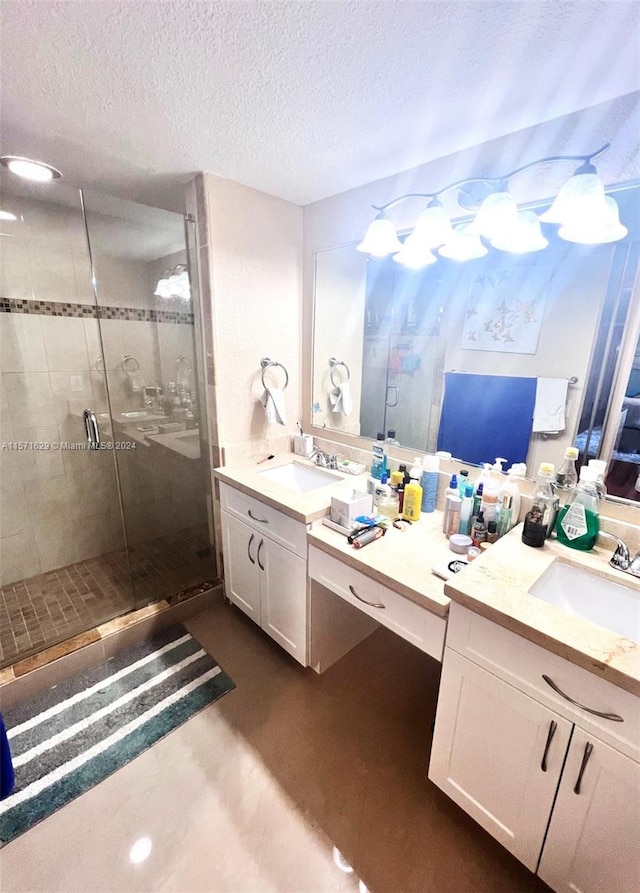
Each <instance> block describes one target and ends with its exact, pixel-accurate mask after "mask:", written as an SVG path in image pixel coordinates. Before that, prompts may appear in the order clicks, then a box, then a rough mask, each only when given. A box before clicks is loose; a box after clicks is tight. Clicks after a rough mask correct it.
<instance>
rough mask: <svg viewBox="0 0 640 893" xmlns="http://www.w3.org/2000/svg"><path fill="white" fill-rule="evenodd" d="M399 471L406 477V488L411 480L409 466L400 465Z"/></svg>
mask: <svg viewBox="0 0 640 893" xmlns="http://www.w3.org/2000/svg"><path fill="white" fill-rule="evenodd" d="M398 471H401V472H402V474H403V476H404V485H405V487H406V486H407V484H408V483H409V480H410V479H409V472H408V471H407V466H406V465H398Z"/></svg>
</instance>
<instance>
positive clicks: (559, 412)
mask: <svg viewBox="0 0 640 893" xmlns="http://www.w3.org/2000/svg"><path fill="white" fill-rule="evenodd" d="M567 384H568V382H567V379H566V378H538V379H537V380H536V403H535V406H534V408H533V427H532V429H531V430H532V431H534V432H538V433H540V432H545V433H546V434H558V433H559V432H560V431H564V429H565V413H566V409H567Z"/></svg>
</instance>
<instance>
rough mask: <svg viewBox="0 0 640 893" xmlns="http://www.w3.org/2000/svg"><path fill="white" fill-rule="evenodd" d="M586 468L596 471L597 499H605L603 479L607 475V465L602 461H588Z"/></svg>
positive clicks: (605, 489) (605, 491)
mask: <svg viewBox="0 0 640 893" xmlns="http://www.w3.org/2000/svg"><path fill="white" fill-rule="evenodd" d="M588 466H589V468H595V470H596V474H597V477H596V490H597V491H598V497H599V499H606V498H607V488H606V486H605V483H604V479H605V475H606V473H607V463H606V462H604V461H603V460H602V459H589V462H588ZM636 489H637V488H636Z"/></svg>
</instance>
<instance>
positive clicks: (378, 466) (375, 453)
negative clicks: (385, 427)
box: [371, 434, 387, 481]
mask: <svg viewBox="0 0 640 893" xmlns="http://www.w3.org/2000/svg"><path fill="white" fill-rule="evenodd" d="M386 471H387V448H386V444H385V442H384V434H378V437H377V440H376V442H375V443H374V444H373V446H372V447H371V477H373V478H375V479H376V480H378V481H379V480H380V479H381V477H382V475H383V474H384V473H385V472H386Z"/></svg>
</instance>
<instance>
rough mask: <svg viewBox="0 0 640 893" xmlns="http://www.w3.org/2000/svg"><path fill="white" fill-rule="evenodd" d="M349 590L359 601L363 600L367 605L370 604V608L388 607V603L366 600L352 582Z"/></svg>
mask: <svg viewBox="0 0 640 893" xmlns="http://www.w3.org/2000/svg"><path fill="white" fill-rule="evenodd" d="M349 592H350V593H351V595H354V596H355V597H356V598H357V599H358V601H359V602H363V603H364V604H365V605H369V607H370V608H386V607H387V606H386V605H382V604H380V603H377V602H368V601H367V600H366V598H362V596H360V595H358V593H357V592H356V591H355V589H354V588H353V586H352V585H351V583H349Z"/></svg>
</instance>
